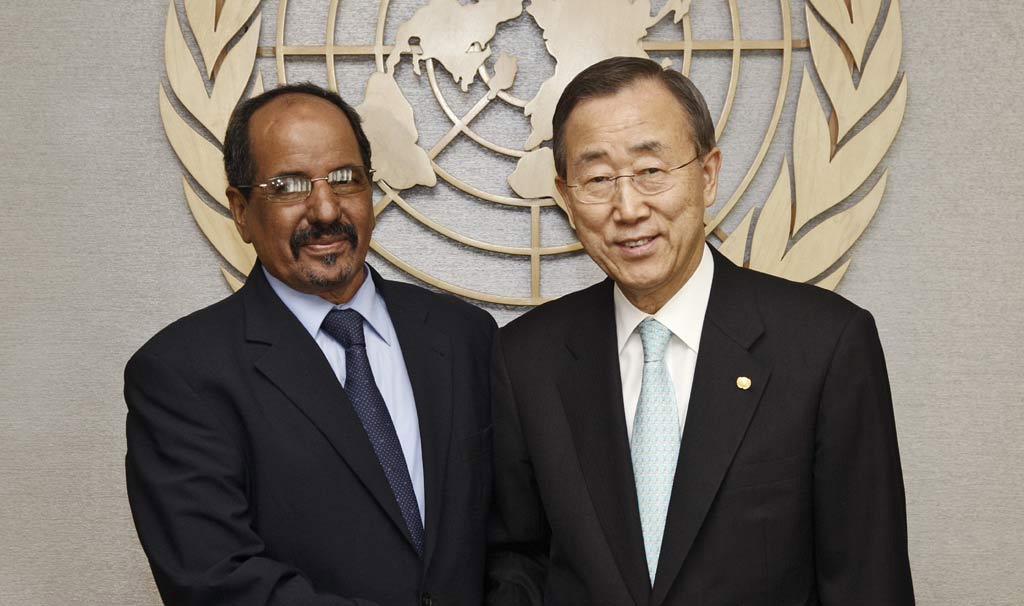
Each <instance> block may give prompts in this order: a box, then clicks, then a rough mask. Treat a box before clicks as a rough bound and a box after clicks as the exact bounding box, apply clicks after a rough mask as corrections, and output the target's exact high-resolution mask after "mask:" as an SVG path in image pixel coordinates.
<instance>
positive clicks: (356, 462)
mask: <svg viewBox="0 0 1024 606" xmlns="http://www.w3.org/2000/svg"><path fill="white" fill-rule="evenodd" d="M243 290H244V293H243V296H244V301H245V313H246V318H245V322H246V338H247V340H248V341H250V342H253V343H263V344H266V345H268V346H269V347H266V348H265V351H264V352H263V353H262V355H261V356H259V357H258V358H257V359H256V360H255V362H254V365H255V367H256V369H257V370H258V371H259V372H260V373H262V374H263V375H264V376H265V377H266V378H267V379H268V380H269V381H270V382H271V383H273V384H274V385H275V386H276V387H277V388H278V389H279V390H281V392H282V393H283V394H284V395H285V396H287V397H288V399H289V400H291V402H292V403H293V404H295V406H296V407H297V408H299V410H301V411H302V413H303V414H305V416H306V417H307V418H308V419H309V420H310V422H311V423H313V425H315V426H316V427H317V428H318V429H319V430H320V432H321V433H322V434H323V435H324V437H325V438H327V441H328V442H330V444H331V446H332V447H333V448H334V450H335V451H336V452H337V453H338V454H339V455H340V456H341V458H342V459H344V460H345V462H346V463H347V464H348V466H349V467H350V468H351V469H352V471H353V472H354V473H355V475H356V476H357V477H358V478H359V480H360V481H361V482H362V483H363V485H364V486H365V487H366V489H367V491H369V493H370V494H372V495H373V497H374V498H375V499H376V500H377V502H378V503H379V504H380V506H381V508H383V509H384V511H385V512H387V515H388V517H390V518H391V520H392V522H394V524H395V526H396V527H397V528H398V530H399V531H400V532H401V533H402V534H403V535H404V536H405V537H406V540H408V541H409V543H410V546H411V545H412V537H411V536H410V535H409V530H408V528H406V526H405V521H404V519H403V518H402V512H401V510H400V509H399V507H398V502H397V501H396V500H395V496H394V493H393V492H392V490H391V486H390V485H389V484H388V480H387V477H386V476H385V475H384V470H383V468H381V465H380V461H379V460H378V459H377V455H376V454H375V453H374V451H373V446H372V445H371V444H370V440H369V438H368V437H367V435H366V431H365V430H364V429H363V426H362V423H361V422H360V421H359V417H358V416H357V415H356V413H355V410H354V409H353V408H352V404H351V403H350V402H349V400H348V396H346V395H345V390H344V389H343V388H342V386H341V384H340V383H339V382H338V379H337V377H336V376H335V375H334V371H333V370H331V367H330V364H328V363H327V359H326V358H325V357H324V354H323V352H322V351H321V350H320V348H319V346H317V344H316V341H314V340H313V339H312V338H311V337H310V336H309V333H308V332H307V331H306V329H305V328H303V326H302V324H300V323H299V321H298V319H296V318H295V316H294V315H293V314H292V313H291V311H289V310H288V308H287V307H286V306H285V305H284V303H283V302H281V300H280V299H279V298H278V296H277V294H276V293H274V291H273V289H272V288H271V286H270V284H269V282H267V279H266V277H265V276H264V275H263V271H262V269H261V267H260V265H259V264H257V265H256V266H255V267H254V268H253V270H252V271H251V272H250V273H249V279H248V280H246V283H245V286H244V288H243ZM261 348H262V347H261Z"/></svg>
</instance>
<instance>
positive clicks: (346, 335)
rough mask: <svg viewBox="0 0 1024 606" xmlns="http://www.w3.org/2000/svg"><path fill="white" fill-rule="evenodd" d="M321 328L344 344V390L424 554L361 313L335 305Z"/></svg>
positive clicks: (413, 503) (408, 483) (405, 468)
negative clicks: (367, 355)
mask: <svg viewBox="0 0 1024 606" xmlns="http://www.w3.org/2000/svg"><path fill="white" fill-rule="evenodd" d="M322 328H323V330H324V332H326V333H327V334H328V335H330V336H331V337H333V338H334V339H335V340H336V341H338V343H341V346H342V347H344V348H345V375H346V377H345V393H346V394H348V399H349V400H351V402H352V407H353V408H354V409H355V411H356V414H357V415H359V420H360V421H361V422H362V424H363V429H364V430H366V435H367V436H369V438H370V443H371V444H373V451H374V452H375V453H376V454H377V459H378V460H379V461H380V464H381V467H383V468H384V474H385V475H386V476H387V478H388V484H390V485H391V491H392V492H394V493H395V499H396V500H397V501H398V507H399V508H400V509H401V510H402V517H403V518H404V519H405V525H406V527H408V529H409V533H410V534H411V535H412V540H413V544H414V545H415V547H416V553H418V554H419V555H421V556H422V555H423V521H422V520H421V519H420V509H419V505H418V504H417V502H416V493H415V491H413V488H412V479H411V478H410V477H409V468H408V466H406V463H405V456H404V455H403V454H402V444H401V443H400V442H399V441H398V433H397V432H396V431H395V425H394V423H393V422H392V421H391V414H390V413H388V408H387V405H386V404H385V403H384V398H383V397H382V396H381V395H380V390H379V389H377V383H376V382H375V381H374V380H373V371H372V370H371V369H370V360H369V358H367V357H366V341H365V340H364V339H363V316H361V315H359V312H358V311H356V310H354V309H335V310H332V311H331V312H330V313H328V314H327V317H326V318H324V323H323V325H322Z"/></svg>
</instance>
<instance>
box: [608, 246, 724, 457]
mask: <svg viewBox="0 0 1024 606" xmlns="http://www.w3.org/2000/svg"><path fill="white" fill-rule="evenodd" d="M714 266H715V264H714V260H713V259H712V257H711V251H710V250H708V245H707V244H706V243H705V244H704V253H703V255H702V256H701V259H700V264H699V265H698V266H697V269H696V271H694V272H693V275H692V276H690V279H689V280H687V281H686V283H685V284H683V287H682V288H680V289H679V292H677V293H676V294H674V295H672V298H671V299H669V300H668V302H667V303H665V305H664V306H662V308H661V309H659V310H658V311H657V312H656V313H655V314H654V315H653V316H651V315H650V314H648V313H645V312H643V311H640V310H639V309H637V308H636V307H635V306H634V305H633V304H632V303H630V302H629V299H627V298H626V295H624V294H623V293H622V291H621V290H620V289H619V286H618V285H616V286H615V289H614V294H613V298H614V302H615V335H616V338H617V343H618V347H619V373H620V375H621V377H622V403H623V405H624V407H625V414H626V431H627V432H628V435H629V437H630V439H632V437H633V417H634V416H635V415H636V406H637V402H638V401H639V400H640V380H641V377H642V376H643V368H644V347H643V344H642V343H641V341H640V334H639V333H637V332H636V327H637V326H639V325H640V323H641V322H643V321H644V320H645V319H646V318H648V317H653V318H654V319H655V320H657V321H658V322H661V323H662V324H663V325H665V327H666V328H668V329H669V330H670V331H672V337H671V338H670V339H669V342H668V349H667V351H666V352H665V364H666V365H667V366H668V374H669V376H670V377H672V385H673V387H675V391H676V405H677V406H678V409H679V432H680V435H681V434H682V431H683V427H684V426H685V424H686V410H687V407H688V406H689V403H690V389H691V388H692V387H693V371H694V369H695V368H696V367H697V350H698V348H699V347H700V334H701V331H702V330H703V328H704V313H705V312H706V311H707V309H708V297H710V296H711V279H712V277H713V276H714V271H715V267H714Z"/></svg>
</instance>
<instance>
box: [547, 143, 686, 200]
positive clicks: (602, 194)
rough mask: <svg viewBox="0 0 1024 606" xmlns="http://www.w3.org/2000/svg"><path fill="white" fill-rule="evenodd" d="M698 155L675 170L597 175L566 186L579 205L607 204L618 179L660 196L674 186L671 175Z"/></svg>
mask: <svg viewBox="0 0 1024 606" xmlns="http://www.w3.org/2000/svg"><path fill="white" fill-rule="evenodd" d="M699 157H700V154H697V155H696V156H694V157H693V160H690V161H689V162H685V163H683V164H680V165H679V166H677V167H675V168H668V169H665V168H656V167H651V168H645V169H644V170H642V171H640V172H638V173H634V174H631V175H597V176H594V177H588V178H587V179H584V181H583V182H582V183H577V184H575V185H566V187H569V188H572V189H574V190H575V196H576V199H577V200H578V201H579V202H580V203H581V204H607V203H608V202H611V201H612V198H614V197H615V189H616V188H615V185H616V182H617V181H618V180H619V179H629V180H630V181H632V182H633V189H635V190H636V191H638V192H640V193H641V194H644V195H646V196H653V195H654V194H661V193H664V192H666V191H668V190H670V189H672V187H673V186H674V185H675V184H676V180H675V179H673V178H672V173H673V172H675V171H677V170H679V169H681V168H685V167H687V166H689V165H691V164H693V163H694V162H695V161H696V160H697V158H699Z"/></svg>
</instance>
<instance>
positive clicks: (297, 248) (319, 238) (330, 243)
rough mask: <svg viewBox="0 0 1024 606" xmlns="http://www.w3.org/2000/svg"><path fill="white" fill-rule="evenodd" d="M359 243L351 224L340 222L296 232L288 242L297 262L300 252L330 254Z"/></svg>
mask: <svg viewBox="0 0 1024 606" xmlns="http://www.w3.org/2000/svg"><path fill="white" fill-rule="evenodd" d="M358 243H359V234H358V233H357V232H356V228H355V226H354V225H352V224H351V223H341V222H340V221H338V222H335V223H332V224H330V225H320V224H317V225H313V226H312V227H310V228H309V229H306V230H302V231H298V232H296V233H295V234H293V235H292V238H291V241H290V242H289V244H290V247H291V249H292V256H293V257H294V258H295V260H296V261H298V260H299V253H300V252H301V251H302V250H306V251H309V252H311V253H314V254H317V253H320V254H322V253H331V252H337V251H338V250H341V249H342V248H343V247H344V246H345V245H346V244H347V245H348V246H350V247H352V248H355V247H356V246H357V245H358Z"/></svg>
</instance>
